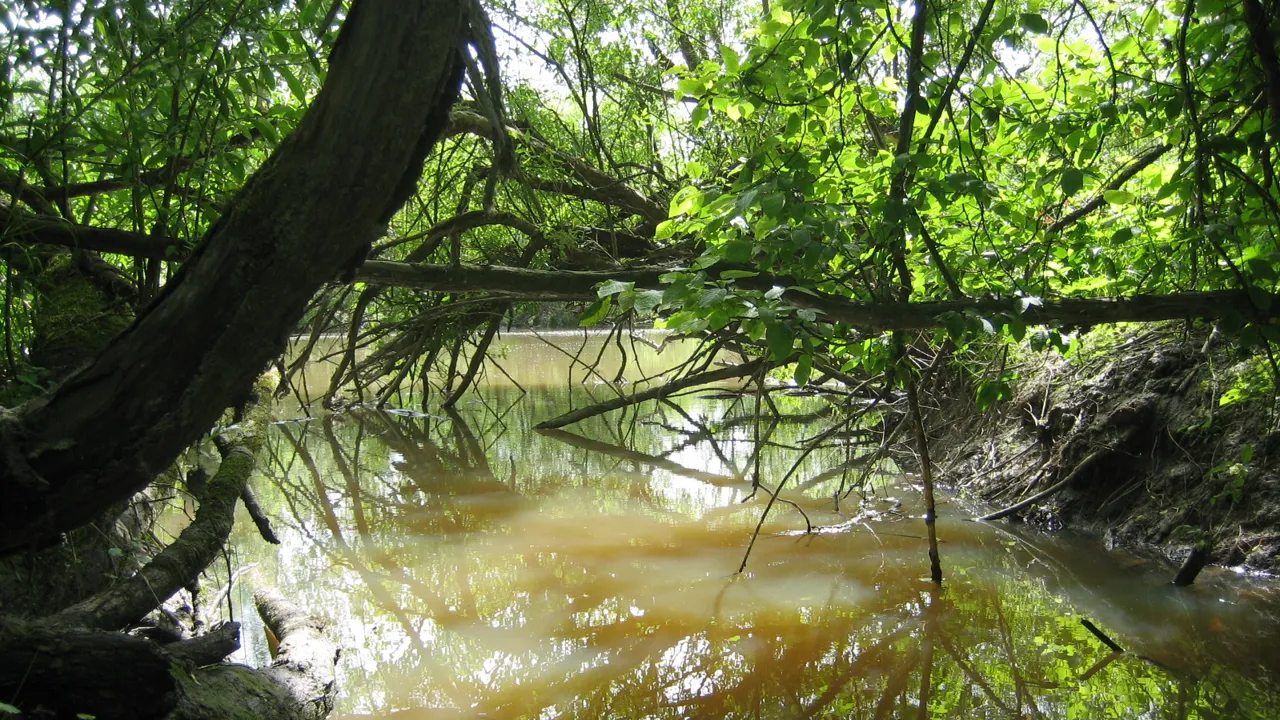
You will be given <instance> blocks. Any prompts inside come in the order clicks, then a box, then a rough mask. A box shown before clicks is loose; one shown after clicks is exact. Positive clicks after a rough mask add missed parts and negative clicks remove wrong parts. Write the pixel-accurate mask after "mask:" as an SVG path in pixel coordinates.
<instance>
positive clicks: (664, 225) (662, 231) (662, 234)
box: [653, 220, 676, 240]
mask: <svg viewBox="0 0 1280 720" xmlns="http://www.w3.org/2000/svg"><path fill="white" fill-rule="evenodd" d="M675 234H676V221H675V220H663V221H662V222H660V223H658V227H657V228H655V229H654V231H653V239H654V240H666V239H668V238H670V237H671V236H672V235H675Z"/></svg>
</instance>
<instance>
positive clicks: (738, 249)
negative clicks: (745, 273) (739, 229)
mask: <svg viewBox="0 0 1280 720" xmlns="http://www.w3.org/2000/svg"><path fill="white" fill-rule="evenodd" d="M754 252H755V245H754V244H753V243H751V242H749V241H747V240H734V241H733V242H727V243H725V244H724V245H721V246H720V257H722V258H724V261H725V262H730V263H748V262H751V255H752V253H754Z"/></svg>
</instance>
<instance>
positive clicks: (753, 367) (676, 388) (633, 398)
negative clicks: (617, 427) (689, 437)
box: [534, 360, 765, 430]
mask: <svg viewBox="0 0 1280 720" xmlns="http://www.w3.org/2000/svg"><path fill="white" fill-rule="evenodd" d="M764 362H765V361H764V360H752V361H751V362H746V363H742V364H741V365H733V366H731V367H727V368H720V369H719V370H709V371H707V372H702V373H695V374H693V375H688V376H686V377H682V378H680V379H679V380H672V381H671V382H669V383H666V384H665V385H659V386H657V387H654V388H650V389H648V390H645V391H643V392H638V393H635V394H634V395H629V396H625V397H616V398H610V399H608V400H605V401H603V402H598V403H596V404H594V405H588V406H587V407H584V408H579V409H577V410H573V411H571V412H567V413H565V414H563V415H559V416H557V417H554V418H551V419H550V420H544V421H543V422H540V423H538V424H537V425H535V426H534V428H535V429H537V430H549V429H553V428H560V427H564V426H565V425H570V424H572V423H576V422H578V421H579V420H586V419H587V418H589V417H595V416H596V415H603V414H604V413H607V412H609V411H610V410H619V409H621V408H624V407H628V406H631V405H638V404H640V403H642V402H644V401H646V400H657V399H659V398H664V397H667V396H668V395H673V394H675V393H678V392H680V391H681V390H685V389H688V388H691V387H697V386H698V385H708V384H710V383H714V382H720V381H721V380H731V379H733V378H739V377H746V376H748V375H751V374H752V373H754V372H757V371H758V370H759V369H760V366H761V365H762V364H764Z"/></svg>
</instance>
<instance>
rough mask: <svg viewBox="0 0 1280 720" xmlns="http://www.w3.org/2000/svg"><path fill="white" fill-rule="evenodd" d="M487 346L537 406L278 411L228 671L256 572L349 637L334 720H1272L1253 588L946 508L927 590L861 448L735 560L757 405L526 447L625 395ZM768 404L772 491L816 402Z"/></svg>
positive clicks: (915, 506) (242, 573) (885, 471)
mask: <svg viewBox="0 0 1280 720" xmlns="http://www.w3.org/2000/svg"><path fill="white" fill-rule="evenodd" d="M566 337H567V336H566ZM599 340H600V338H598V337H597V338H596V339H595V340H594V342H596V350H598V349H599ZM591 341H592V340H591V338H588V343H590V342H591ZM503 342H504V343H506V345H507V348H508V352H507V354H506V356H505V357H506V360H505V362H506V365H507V367H506V368H505V369H507V371H508V373H509V374H511V375H512V376H513V377H514V378H515V380H516V381H519V382H520V383H521V385H523V386H524V387H525V388H526V390H527V393H521V392H519V391H518V390H516V389H515V387H514V386H513V385H512V381H511V380H508V379H506V378H505V377H503V378H502V379H498V376H500V373H496V372H490V373H489V381H488V382H487V383H486V384H485V386H484V387H483V388H482V390H481V391H480V392H479V393H477V394H475V395H474V396H473V397H471V398H470V399H469V400H468V401H465V402H463V403H462V404H461V406H460V407H459V408H458V411H457V412H456V413H445V412H442V411H440V410H438V409H432V408H431V407H430V406H428V408H427V410H426V412H425V413H424V412H421V410H422V408H416V409H413V410H408V409H406V410H399V411H395V412H377V411H371V410H356V411H352V412H349V413H346V414H344V415H342V416H330V417H327V418H317V419H311V420H305V419H301V418H298V419H290V420H289V421H286V422H282V423H280V424H279V425H277V426H276V428H275V431H274V433H273V435H272V437H271V438H270V441H269V443H268V451H267V452H266V453H265V454H264V456H263V457H262V459H261V460H260V470H261V472H260V474H259V477H257V478H256V479H255V488H256V489H257V492H258V494H259V498H260V500H262V502H263V504H264V505H266V506H267V507H268V509H269V512H270V513H271V514H272V515H273V517H274V518H275V522H276V531H277V533H278V534H279V535H280V536H281V537H282V540H283V544H282V545H280V546H278V547H272V546H266V545H265V544H264V543H262V542H261V541H260V540H258V539H257V538H256V537H254V536H253V535H252V534H251V533H252V524H251V523H249V522H248V521H247V519H243V518H242V520H244V521H242V522H240V523H239V524H238V529H237V537H236V540H235V548H234V554H233V560H232V563H231V572H232V574H233V575H234V576H236V578H237V582H236V584H235V590H234V591H233V592H232V594H231V604H232V606H233V608H234V612H235V614H236V617H237V619H239V620H241V621H243V622H245V623H246V628H245V631H244V633H243V635H244V643H245V647H244V649H243V651H242V657H241V660H242V661H247V662H251V663H255V664H261V663H266V662H269V656H268V654H267V649H266V646H265V641H263V640H262V638H261V635H260V630H259V629H258V628H257V627H255V626H254V625H255V623H254V618H253V617H252V616H251V613H244V612H243V609H245V608H251V607H252V605H251V603H250V602H249V601H248V597H249V594H250V593H251V591H252V588H253V586H254V585H255V584H262V583H272V584H275V585H276V586H278V587H279V588H281V589H282V590H283V591H284V592H285V593H286V594H288V595H289V596H291V597H293V598H294V599H296V600H297V601H299V602H300V603H302V604H304V605H305V606H307V607H309V608H310V609H311V610H312V611H313V612H315V613H317V614H318V615H320V616H322V617H324V618H325V619H326V620H327V621H328V623H329V628H330V631H331V632H332V634H333V635H334V637H335V639H337V641H338V642H339V644H340V645H341V646H342V648H343V654H342V658H341V662H340V666H339V683H340V686H339V688H340V689H339V706H338V711H337V713H335V716H336V717H346V718H356V717H387V718H423V719H427V718H475V717H488V718H560V717H563V718H850V717H853V718H899V717H902V718H916V717H957V718H969V717H973V718H1005V717H1029V718H1036V717H1044V718H1103V717H1117V718H1128V717H1144V718H1240V717H1244V718H1248V717H1258V718H1265V717H1280V704H1277V703H1278V701H1280V593H1278V592H1277V589H1276V586H1275V585H1274V584H1272V583H1270V582H1268V581H1265V580H1263V579H1258V578H1249V577H1245V576H1241V575H1239V574H1236V573H1233V572H1231V571H1229V570H1221V569H1211V570H1208V571H1206V573H1205V574H1204V575H1203V576H1202V578H1201V580H1200V581H1199V582H1198V583H1197V584H1196V585H1195V586H1193V587H1191V588H1189V589H1186V590H1177V589H1174V588H1172V587H1170V586H1169V584H1168V583H1169V580H1170V579H1171V578H1172V576H1173V573H1174V572H1175V570H1176V568H1175V567H1173V566H1172V565H1169V564H1166V563H1161V562H1154V561H1151V560H1140V559H1138V558H1135V557H1133V556H1130V555H1126V554H1123V553H1115V552H1107V551H1106V550H1105V549H1104V548H1103V547H1102V544H1101V542H1100V541H1098V540H1096V539H1094V538H1090V537H1086V536H1076V535H1071V534H1069V533H1060V534H1057V535H1054V536H1045V535H1041V534H1038V533H1034V532H1031V531H1028V530H1025V529H1022V528H1019V527H1017V526H1008V525H1004V524H990V525H987V524H979V523H974V522H971V521H969V520H968V518H970V517H972V516H973V515H974V514H976V511H978V510H980V509H982V508H976V507H970V506H968V505H966V503H965V502H964V501H962V500H961V499H959V498H957V497H955V496H952V495H944V496H943V499H942V504H941V507H940V510H939V512H940V517H939V520H938V532H939V536H940V538H941V541H942V545H941V553H942V562H943V570H944V574H945V581H944V586H943V588H942V589H941V590H937V589H935V588H933V587H932V586H931V584H930V583H929V582H928V566H927V562H928V560H927V557H926V554H925V550H926V549H925V541H924V539H923V537H922V536H923V532H924V524H923V522H922V521H921V519H920V514H921V511H920V502H919V495H920V493H919V491H918V488H916V487H915V485H914V479H913V478H911V477H910V476H903V475H900V474H897V473H895V472H894V469H893V467H892V466H888V467H884V466H882V467H880V468H879V469H878V470H877V472H875V473H872V474H871V476H870V481H869V482H870V484H869V485H867V486H865V487H863V486H857V487H853V489H852V490H850V488H851V486H853V485H855V483H854V481H855V480H857V479H858V476H859V475H860V474H861V470H862V468H861V466H858V465H857V464H856V462H855V463H853V465H854V467H853V469H851V470H849V471H847V472H843V473H842V472H831V470H832V468H839V467H841V466H843V465H846V464H849V461H850V460H851V459H854V458H856V457H857V456H858V455H860V454H864V453H866V452H868V451H869V450H868V449H864V448H860V447H858V446H856V445H851V444H850V443H849V442H847V441H842V442H841V443H837V444H833V445H831V446H830V447H826V448H823V449H821V450H819V451H817V452H814V453H811V454H810V455H809V456H808V457H807V458H805V459H804V461H803V462H801V463H800V464H799V465H798V467H797V468H796V470H795V472H794V473H793V474H792V476H791V478H790V479H789V481H788V486H789V488H790V489H787V488H784V490H783V492H782V494H781V497H782V498H783V499H784V500H786V501H787V502H780V503H778V504H776V505H775V506H774V508H773V510H772V511H771V513H770V515H769V517H768V519H767V520H766V522H765V523H764V525H763V527H762V531H761V534H760V537H759V539H758V540H757V542H756V544H755V546H754V548H753V550H752V551H751V556H750V558H749V561H748V563H747V566H746V570H745V572H742V573H738V572H737V570H738V567H739V565H740V564H741V563H742V560H743V556H744V553H745V552H746V549H747V546H748V544H749V543H750V540H751V536H752V533H753V531H754V530H755V527H756V525H757V523H758V521H759V518H760V515H761V511H762V509H763V508H764V506H765V503H766V502H767V500H768V497H767V494H766V493H764V492H762V491H761V492H756V493H755V494H754V495H752V488H751V483H750V477H751V475H752V473H753V472H754V469H755V466H756V464H757V459H756V456H755V453H754V452H753V449H754V448H755V447H756V446H757V445H756V440H757V428H756V427H755V426H754V424H753V423H752V422H751V417H752V413H753V409H754V406H753V405H752V403H751V402H750V401H745V402H744V401H736V402H735V401H734V400H732V399H727V398H706V397H703V396H699V395H687V396H684V397H681V398H679V399H677V400H676V401H675V402H674V404H671V405H664V404H660V403H650V404H647V405H644V406H642V407H640V408H639V409H638V410H637V411H635V412H629V413H625V414H617V413H615V414H614V415H610V416H606V417H603V418H595V419H591V420H587V421H583V422H581V423H578V424H576V425H574V426H571V427H569V428H566V430H567V431H568V432H569V433H571V434H570V435H566V434H564V433H552V434H542V433H537V432H535V431H534V430H533V425H534V424H536V423H537V422H538V421H540V420H543V419H546V418H548V417H551V416H553V415H555V414H558V413H559V412H563V411H565V410H567V409H569V408H570V406H571V405H572V406H575V407H577V406H581V405H583V404H584V403H586V402H589V401H590V397H591V396H594V397H596V398H600V397H607V396H608V394H609V393H612V392H614V390H613V389H612V388H611V387H610V386H607V385H599V384H591V383H590V380H591V375H590V374H589V373H588V374H586V375H579V376H576V377H575V380H577V381H580V380H581V379H582V378H583V377H586V378H587V380H588V383H587V384H586V385H582V384H575V386H574V387H573V388H572V389H570V388H568V387H566V379H567V378H569V374H568V371H569V365H568V360H566V359H564V358H565V357H566V356H565V354H564V353H562V352H560V351H558V350H555V349H548V348H547V347H545V346H543V345H542V344H541V341H540V340H538V339H537V338H533V337H531V336H519V335H515V336H511V335H509V336H506V338H504V340H503ZM575 342H577V341H576V340H575ZM680 352H682V353H683V355H682V356H681V357H682V358H686V357H688V354H689V353H690V352H692V350H691V349H690V348H685V349H683V350H681V351H680ZM660 357H661V356H655V357H650V358H648V359H647V360H644V361H643V362H649V361H656V358H660ZM499 362H504V361H502V360H500V361H499ZM630 364H631V366H632V368H633V369H634V367H635V359H634V358H633V359H632V360H631V362H630ZM513 369H514V370H515V372H512V370H513ZM606 370H607V371H606V372H603V373H602V374H606V375H608V374H610V373H616V371H617V367H616V366H615V367H613V368H612V369H606ZM521 378H523V380H522V379H521ZM623 391H624V392H625V391H626V389H625V388H624V389H623ZM777 404H778V407H779V410H780V411H781V412H783V413H784V414H786V415H792V416H795V417H796V418H797V420H796V421H794V422H785V423H781V424H779V425H777V426H776V427H774V428H773V429H772V431H769V429H768V427H761V428H760V429H759V431H758V432H759V434H760V436H761V438H762V439H763V440H765V441H766V444H765V446H764V447H765V449H764V451H763V452H761V453H760V455H759V458H758V464H759V468H760V476H761V477H762V478H763V480H764V483H765V484H766V485H767V486H768V487H770V488H772V487H775V486H776V485H777V483H778V480H779V479H781V478H782V477H783V476H785V475H786V474H787V473H788V471H789V470H790V469H791V467H792V465H793V464H794V463H795V462H796V459H797V457H798V456H799V453H798V451H797V450H796V448H797V447H798V446H799V445H800V444H801V443H803V442H804V441H805V440H807V439H810V438H813V437H814V436H815V435H817V434H818V433H820V432H821V431H822V430H824V429H826V428H827V427H828V426H829V425H828V424H827V423H829V422H830V421H829V420H826V419H822V418H821V417H817V418H815V417H812V415H813V414H814V413H815V412H817V411H820V410H822V409H823V408H824V407H826V406H827V405H828V404H829V403H828V401H826V400H823V399H821V398H814V397H787V396H783V395H779V397H778V398H777ZM286 414H287V413H286ZM295 414H298V415H301V413H300V411H299V412H297V413H295ZM796 488H804V490H803V491H801V490H797V489H796ZM842 488H843V490H844V491H845V492H841V490H842ZM836 495H841V500H840V503H839V506H838V508H837V506H836V503H835V502H834V498H835V496H836ZM802 510H803V513H802V512H801V511H802ZM806 517H807V521H806ZM806 525H808V526H811V528H812V531H811V532H806ZM218 572H219V574H220V576H221V579H223V580H225V576H226V570H225V569H220V570H219V571H218ZM1082 620H1088V621H1089V622H1091V623H1092V624H1094V625H1095V626H1096V627H1098V628H1099V629H1100V630H1101V631H1102V632H1103V633H1105V634H1107V635H1108V636H1109V637H1110V638H1112V639H1113V640H1114V642H1116V643H1117V644H1119V645H1120V646H1122V647H1123V648H1124V649H1125V650H1126V651H1127V652H1126V653H1125V654H1122V655H1117V654H1114V653H1112V652H1111V651H1110V650H1109V649H1108V648H1107V647H1105V646H1104V645H1103V644H1102V643H1101V642H1100V641H1099V640H1098V638H1096V637H1095V636H1094V635H1093V634H1092V633H1091V632H1090V631H1089V630H1088V629H1087V628H1086V627H1085V626H1084V625H1083V624H1082Z"/></svg>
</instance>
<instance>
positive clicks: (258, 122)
mask: <svg viewBox="0 0 1280 720" xmlns="http://www.w3.org/2000/svg"><path fill="white" fill-rule="evenodd" d="M249 122H251V123H253V126H254V127H255V128H257V129H258V132H260V133H262V137H264V138H266V139H267V141H268V142H270V143H271V144H273V145H277V144H279V143H280V131H278V130H276V126H275V125H272V124H271V122H270V121H269V120H267V119H266V118H264V117H261V116H256V115H255V116H254V117H251V118H249Z"/></svg>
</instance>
